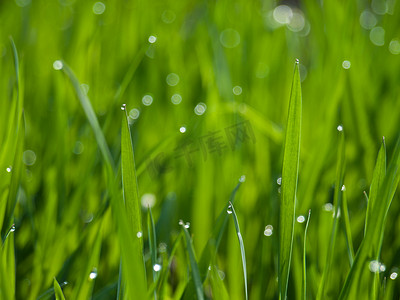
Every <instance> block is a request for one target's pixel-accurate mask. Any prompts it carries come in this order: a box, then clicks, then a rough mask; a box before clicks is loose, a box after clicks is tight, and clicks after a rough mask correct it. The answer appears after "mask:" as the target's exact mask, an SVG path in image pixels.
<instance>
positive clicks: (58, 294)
mask: <svg viewBox="0 0 400 300" xmlns="http://www.w3.org/2000/svg"><path fill="white" fill-rule="evenodd" d="M54 294H55V296H56V300H65V297H64V293H63V291H62V289H61V287H60V285H59V284H58V282H57V279H55V278H54Z"/></svg>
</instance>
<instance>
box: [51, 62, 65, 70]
mask: <svg viewBox="0 0 400 300" xmlns="http://www.w3.org/2000/svg"><path fill="white" fill-rule="evenodd" d="M62 68H63V63H62V61H61V60H56V61H54V62H53V69H54V70H61V69H62Z"/></svg>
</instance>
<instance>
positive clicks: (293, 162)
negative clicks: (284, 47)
mask: <svg viewBox="0 0 400 300" xmlns="http://www.w3.org/2000/svg"><path fill="white" fill-rule="evenodd" d="M301 106H302V99H301V85H300V72H299V62H298V60H297V61H296V63H295V67H294V75H293V83H292V90H291V95H290V102H289V113H288V119H287V127H286V136H285V142H284V145H285V149H284V156H283V166H282V188H281V191H282V192H281V203H280V213H279V217H280V221H279V225H280V226H279V276H278V281H279V299H283V300H284V299H286V295H287V287H288V281H289V271H290V262H291V258H292V247H293V231H294V219H295V208H296V191H297V179H298V173H299V157H300V134H301Z"/></svg>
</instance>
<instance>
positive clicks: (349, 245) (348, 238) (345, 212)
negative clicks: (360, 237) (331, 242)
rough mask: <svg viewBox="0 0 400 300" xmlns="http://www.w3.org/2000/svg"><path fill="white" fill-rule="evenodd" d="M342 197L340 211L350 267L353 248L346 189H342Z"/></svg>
mask: <svg viewBox="0 0 400 300" xmlns="http://www.w3.org/2000/svg"><path fill="white" fill-rule="evenodd" d="M342 196H343V199H342V208H343V209H342V211H343V219H344V229H345V233H346V243H347V253H348V255H349V262H350V266H352V265H353V262H354V247H353V238H352V235H351V227H350V218H349V209H348V207H347V194H346V189H344V191H343V195H342Z"/></svg>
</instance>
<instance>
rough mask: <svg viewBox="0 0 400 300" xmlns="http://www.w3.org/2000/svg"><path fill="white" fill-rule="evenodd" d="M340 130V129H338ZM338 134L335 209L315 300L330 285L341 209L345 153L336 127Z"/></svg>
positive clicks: (324, 297)
mask: <svg viewBox="0 0 400 300" xmlns="http://www.w3.org/2000/svg"><path fill="white" fill-rule="evenodd" d="M339 128H340V129H339ZM338 132H339V145H338V154H337V163H336V179H335V194H334V198H333V206H334V208H335V215H334V219H333V224H332V232H331V238H330V240H329V247H328V253H327V255H326V263H325V267H324V271H323V273H322V279H321V282H320V285H319V289H318V293H317V299H326V292H327V289H328V284H329V283H330V274H331V269H332V262H333V256H334V254H335V245H336V237H337V231H338V228H339V214H340V211H341V209H342V208H341V207H342V192H343V191H342V187H343V172H344V164H345V153H344V133H343V128H341V127H338Z"/></svg>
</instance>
